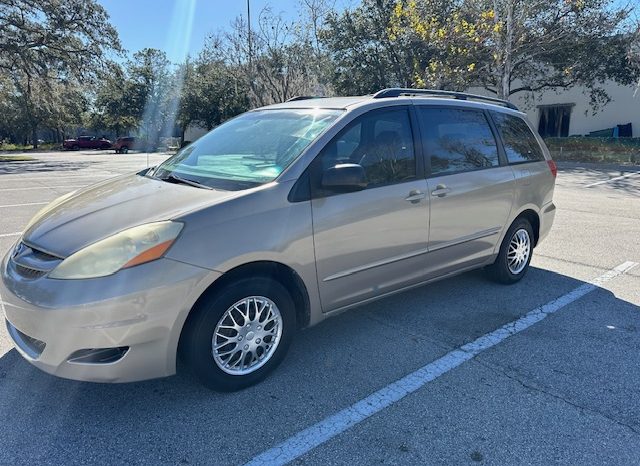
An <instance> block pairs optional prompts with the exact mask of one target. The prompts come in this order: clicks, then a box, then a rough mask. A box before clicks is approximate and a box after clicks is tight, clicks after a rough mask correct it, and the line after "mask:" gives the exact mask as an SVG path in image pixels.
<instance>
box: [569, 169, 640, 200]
mask: <svg viewBox="0 0 640 466" xmlns="http://www.w3.org/2000/svg"><path fill="white" fill-rule="evenodd" d="M604 172H609V173H608V174H607V173H604ZM636 172H637V173H640V166H638V165H627V166H625V165H620V166H609V165H602V166H598V165H596V164H589V165H587V166H584V167H582V166H574V165H569V166H562V165H559V166H558V173H560V175H567V174H568V175H576V176H578V177H580V178H582V180H581V182H580V183H581V184H582V185H583V186H584V187H587V189H593V188H595V187H596V186H600V187H601V188H602V187H608V188H612V189H615V190H616V191H619V192H621V193H623V194H630V195H633V196H640V176H639V175H633V176H628V175H630V174H632V173H636ZM622 176H625V177H624V178H619V179H615V180H613V181H608V180H610V179H612V178H618V177H622ZM603 181H606V183H601V182H603ZM592 183H601V184H600V185H595V186H592V187H588V185H590V184H592Z"/></svg>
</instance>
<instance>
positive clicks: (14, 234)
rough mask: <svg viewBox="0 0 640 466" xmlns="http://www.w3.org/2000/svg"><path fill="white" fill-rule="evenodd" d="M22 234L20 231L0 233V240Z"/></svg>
mask: <svg viewBox="0 0 640 466" xmlns="http://www.w3.org/2000/svg"><path fill="white" fill-rule="evenodd" d="M21 234H22V232H21V231H19V232H18V233H2V234H0V238H9V237H10V236H20V235H21Z"/></svg>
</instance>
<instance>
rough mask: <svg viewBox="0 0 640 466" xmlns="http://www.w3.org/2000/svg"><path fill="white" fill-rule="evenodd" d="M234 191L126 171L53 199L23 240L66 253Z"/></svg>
mask: <svg viewBox="0 0 640 466" xmlns="http://www.w3.org/2000/svg"><path fill="white" fill-rule="evenodd" d="M237 194H238V193H237V192H230V191H216V190H208V189H201V188H196V187H193V186H187V185H179V184H173V183H167V182H164V181H161V180H157V179H153V178H147V177H144V176H139V175H135V174H134V175H125V176H122V177H118V178H114V179H111V180H108V181H104V182H101V183H98V184H95V185H92V186H89V187H87V188H83V189H81V190H79V191H76V192H74V193H71V194H69V195H67V196H64V197H63V198H61V199H59V200H58V201H54V202H53V203H52V204H50V205H48V206H47V207H45V209H43V210H42V211H41V212H40V213H38V214H37V215H36V217H34V220H32V223H31V224H30V226H29V227H28V229H27V230H26V231H25V232H24V235H23V240H24V241H25V242H27V243H29V244H30V245H32V246H34V247H36V248H41V249H43V250H45V251H48V252H50V253H52V254H55V255H59V256H61V257H67V256H69V255H70V254H72V253H74V252H76V251H78V250H80V249H82V248H84V247H85V246H88V245H89V244H92V243H95V242H96V241H99V240H101V239H103V238H106V237H108V236H111V235H113V234H115V233H117V232H119V231H122V230H125V229H127V228H130V227H133V226H136V225H142V224H144V223H149V222H155V221H161V220H168V219H172V218H176V217H178V216H180V215H182V214H184V213H187V212H191V211H194V210H198V209H200V208H203V207H208V206H210V205H213V204H216V203H218V202H220V201H222V200H223V199H225V198H228V197H233V196H234V195H237Z"/></svg>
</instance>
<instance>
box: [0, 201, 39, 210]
mask: <svg viewBox="0 0 640 466" xmlns="http://www.w3.org/2000/svg"><path fill="white" fill-rule="evenodd" d="M44 204H48V202H27V203H25V204H6V205H0V209H2V208H3V207H25V206H29V205H44Z"/></svg>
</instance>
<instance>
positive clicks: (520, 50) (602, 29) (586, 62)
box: [390, 0, 637, 107]
mask: <svg viewBox="0 0 640 466" xmlns="http://www.w3.org/2000/svg"><path fill="white" fill-rule="evenodd" d="M441 5H442V2H438V1H437V0H421V1H417V0H416V1H413V0H412V1H404V0H403V1H400V2H398V4H397V7H396V9H395V10H394V15H393V17H392V21H391V25H392V27H391V28H390V33H391V36H392V39H396V38H403V39H404V40H405V41H406V40H413V41H416V42H417V43H419V44H420V48H421V49H430V48H431V49H433V47H434V45H435V48H436V49H437V51H436V53H434V54H433V55H432V57H431V58H430V60H429V62H428V65H427V67H425V68H422V69H421V70H420V73H419V74H418V75H417V77H416V79H415V80H414V82H417V84H418V85H420V84H423V83H427V84H432V83H434V82H435V83H436V84H440V86H441V87H454V88H460V87H466V86H469V85H481V86H483V87H485V88H486V89H488V90H489V91H491V92H494V93H496V94H497V95H498V96H499V97H500V98H504V99H508V98H509V97H510V96H511V95H513V94H516V93H518V92H523V91H528V92H535V91H541V90H544V89H557V88H567V87H571V86H575V85H582V86H585V87H586V88H588V89H589V91H590V96H591V103H592V106H594V107H597V106H598V105H600V104H602V103H605V102H606V101H607V99H608V96H607V95H606V93H605V92H604V90H603V88H602V86H601V84H602V83H603V82H604V81H605V80H608V79H613V80H615V81H616V82H619V83H621V84H629V83H630V82H633V80H634V79H635V78H636V77H637V74H634V73H633V72H632V71H631V68H630V66H629V61H628V60H627V58H626V55H627V50H628V47H629V40H630V34H629V31H628V30H627V27H626V24H627V23H626V22H627V19H628V17H629V12H630V9H629V8H626V7H617V6H616V4H615V3H614V2H613V1H611V0H480V1H471V0H460V1H458V2H453V3H451V4H450V11H448V12H447V15H446V16H445V17H443V16H442V15H441V14H438V13H437V7H438V6H441ZM434 11H435V13H434ZM434 77H437V78H438V79H434ZM421 80H422V82H421Z"/></svg>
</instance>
